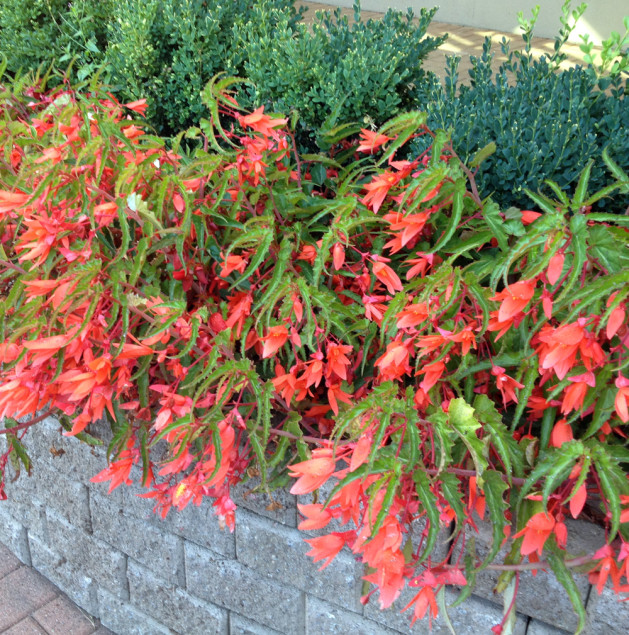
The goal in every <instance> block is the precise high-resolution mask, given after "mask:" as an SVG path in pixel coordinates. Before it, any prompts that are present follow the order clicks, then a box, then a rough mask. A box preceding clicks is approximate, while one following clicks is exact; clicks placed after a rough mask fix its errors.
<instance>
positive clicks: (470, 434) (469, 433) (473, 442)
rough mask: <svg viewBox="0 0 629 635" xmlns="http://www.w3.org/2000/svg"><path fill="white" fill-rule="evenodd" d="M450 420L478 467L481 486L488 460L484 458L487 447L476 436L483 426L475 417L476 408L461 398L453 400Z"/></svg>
mask: <svg viewBox="0 0 629 635" xmlns="http://www.w3.org/2000/svg"><path fill="white" fill-rule="evenodd" d="M448 420H449V422H450V424H451V425H452V427H453V428H454V430H455V431H456V433H457V434H458V435H459V437H460V438H461V440H462V441H463V443H465V445H466V446H467V449H468V450H469V452H470V454H471V456H472V460H473V461H474V466H475V467H476V475H477V477H478V479H479V484H481V483H482V477H483V471H484V470H485V468H486V467H487V459H486V458H485V457H484V456H483V451H484V447H485V446H484V444H483V442H482V441H481V440H480V439H479V438H478V436H477V434H476V431H477V430H479V429H480V427H481V424H480V423H479V421H478V420H477V419H476V418H475V417H474V408H473V407H472V406H470V405H469V404H468V403H466V402H465V399H462V398H460V397H459V398H457V399H452V400H451V401H450V406H449V408H448Z"/></svg>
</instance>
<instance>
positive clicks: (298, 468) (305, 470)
mask: <svg viewBox="0 0 629 635" xmlns="http://www.w3.org/2000/svg"><path fill="white" fill-rule="evenodd" d="M288 469H289V474H290V476H292V477H295V478H297V482H296V483H295V484H294V485H293V486H292V487H291V490H290V493H291V494H295V495H299V494H308V493H309V492H314V491H315V490H316V489H319V488H320V487H321V486H322V485H323V484H324V483H325V482H326V481H327V480H328V479H329V478H330V476H332V474H333V473H334V470H335V469H336V461H335V460H334V458H333V456H332V450H329V449H327V448H317V449H316V450H313V451H312V458H311V459H308V460H307V461H302V462H301V463H295V464H294V465H289V466H288Z"/></svg>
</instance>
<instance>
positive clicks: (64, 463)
mask: <svg viewBox="0 0 629 635" xmlns="http://www.w3.org/2000/svg"><path fill="white" fill-rule="evenodd" d="M87 431H88V432H90V433H91V434H93V435H94V436H97V437H104V436H106V427H105V426H103V425H102V424H91V425H90V427H89V428H88V430H87ZM24 444H25V446H26V449H27V450H28V452H29V455H31V458H35V457H36V458H37V460H36V461H34V469H37V464H38V463H41V462H44V463H46V464H48V465H49V466H50V467H52V468H53V469H54V470H55V471H56V472H58V473H61V474H63V475H64V476H66V477H68V478H70V479H72V480H74V481H81V482H83V483H85V484H87V482H88V481H89V479H90V478H91V477H92V476H94V475H95V474H97V473H98V472H100V471H101V470H102V469H104V468H105V467H106V465H107V460H106V457H105V448H106V445H104V446H103V445H101V446H97V447H92V446H89V445H88V444H87V443H83V442H81V441H79V440H78V439H77V438H76V437H64V436H63V428H62V427H61V425H60V424H59V422H58V420H57V419H55V418H54V417H48V418H47V419H44V420H43V421H41V422H40V423H38V424H36V425H35V426H34V427H33V429H32V430H29V433H28V434H27V436H26V438H25V440H24Z"/></svg>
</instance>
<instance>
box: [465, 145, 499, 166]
mask: <svg viewBox="0 0 629 635" xmlns="http://www.w3.org/2000/svg"><path fill="white" fill-rule="evenodd" d="M495 152H496V143H495V142H494V141H490V142H489V143H488V144H487V145H486V146H484V147H483V148H481V149H480V150H479V151H478V152H477V153H476V154H475V155H474V156H473V157H472V159H471V161H470V162H469V165H468V167H470V168H477V167H478V166H480V164H481V163H482V162H483V161H485V159H488V158H489V157H490V156H491V155H492V154H494V153H495Z"/></svg>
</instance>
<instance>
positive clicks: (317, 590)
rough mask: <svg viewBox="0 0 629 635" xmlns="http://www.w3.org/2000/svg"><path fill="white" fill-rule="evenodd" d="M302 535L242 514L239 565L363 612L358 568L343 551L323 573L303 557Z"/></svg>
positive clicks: (238, 541) (256, 517)
mask: <svg viewBox="0 0 629 635" xmlns="http://www.w3.org/2000/svg"><path fill="white" fill-rule="evenodd" d="M304 538H306V536H304V534H303V532H300V531H298V530H297V529H292V528H289V527H283V526H282V525H280V524H278V523H276V522H273V521H271V520H269V519H267V518H263V517H261V516H258V515H257V514H252V513H251V512H247V511H244V510H243V511H242V512H241V515H240V517H239V519H238V523H237V525H236V553H237V554H238V560H239V562H242V563H243V564H246V565H247V566H248V567H251V568H252V569H255V570H256V571H258V572H259V573H261V574H263V575H266V576H267V577H269V578H272V579H274V580H276V581H278V582H281V583H283V584H288V585H290V586H293V587H296V588H298V589H301V590H302V591H307V592H308V593H310V594H312V595H316V596H317V597H320V598H322V599H324V600H328V601H330V602H334V603H335V604H339V605H340V606H343V607H345V608H347V609H350V610H353V611H356V612H359V613H360V612H362V605H361V604H360V576H361V572H362V568H361V566H360V565H359V564H358V563H357V562H356V559H355V558H354V557H353V556H352V555H351V554H349V553H346V552H342V553H339V555H338V556H337V557H336V558H335V559H334V561H333V562H332V563H331V564H330V565H329V566H328V567H326V568H325V569H324V570H323V571H319V570H318V569H319V567H320V566H321V564H322V563H321V562H320V563H317V564H315V563H314V562H313V561H312V559H311V558H310V557H309V556H307V555H306V552H307V551H309V549H310V545H308V544H306V543H305V542H304Z"/></svg>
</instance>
